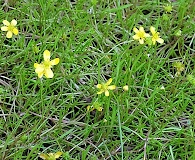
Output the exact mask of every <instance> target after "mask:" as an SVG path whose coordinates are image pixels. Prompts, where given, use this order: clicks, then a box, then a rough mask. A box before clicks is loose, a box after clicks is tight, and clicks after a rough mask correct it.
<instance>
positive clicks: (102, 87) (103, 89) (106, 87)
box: [96, 78, 116, 96]
mask: <svg viewBox="0 0 195 160" xmlns="http://www.w3.org/2000/svg"><path fill="white" fill-rule="evenodd" d="M110 83H112V78H110V79H109V80H108V81H107V82H106V83H102V84H97V86H96V87H97V88H98V89H100V91H99V92H97V94H102V93H103V92H105V96H109V92H108V90H114V89H115V88H116V86H115V85H111V86H109V85H110Z"/></svg>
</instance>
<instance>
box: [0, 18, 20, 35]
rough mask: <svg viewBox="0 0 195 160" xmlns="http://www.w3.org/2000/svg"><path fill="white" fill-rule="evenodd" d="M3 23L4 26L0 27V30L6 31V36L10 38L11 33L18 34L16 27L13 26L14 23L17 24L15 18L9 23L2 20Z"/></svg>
mask: <svg viewBox="0 0 195 160" xmlns="http://www.w3.org/2000/svg"><path fill="white" fill-rule="evenodd" d="M3 24H4V25H5V26H3V27H1V30H2V31H7V34H6V37H7V38H12V35H13V34H15V35H18V29H17V28H16V27H15V26H16V24H17V21H16V20H15V19H13V20H12V21H11V23H10V22H8V21H7V20H3ZM12 33H13V34H12Z"/></svg>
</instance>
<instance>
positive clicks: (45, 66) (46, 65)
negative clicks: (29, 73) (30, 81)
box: [34, 50, 60, 78]
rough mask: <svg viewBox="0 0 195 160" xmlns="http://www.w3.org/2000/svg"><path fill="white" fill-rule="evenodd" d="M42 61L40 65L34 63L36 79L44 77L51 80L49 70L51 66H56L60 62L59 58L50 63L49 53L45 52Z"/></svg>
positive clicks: (51, 74) (51, 73) (50, 71)
mask: <svg viewBox="0 0 195 160" xmlns="http://www.w3.org/2000/svg"><path fill="white" fill-rule="evenodd" d="M43 58H44V61H43V62H42V63H41V64H38V63H34V67H35V72H36V73H37V74H38V77H39V78H41V77H42V76H43V75H45V77H46V78H53V72H52V70H51V68H52V66H53V65H57V64H58V63H59V61H60V59H59V58H55V59H53V60H51V61H50V52H49V51H48V50H45V51H44V53H43Z"/></svg>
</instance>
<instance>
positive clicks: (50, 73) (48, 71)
mask: <svg viewBox="0 0 195 160" xmlns="http://www.w3.org/2000/svg"><path fill="white" fill-rule="evenodd" d="M45 77H47V78H53V71H52V70H51V69H46V70H45Z"/></svg>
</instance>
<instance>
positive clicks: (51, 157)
mask: <svg viewBox="0 0 195 160" xmlns="http://www.w3.org/2000/svg"><path fill="white" fill-rule="evenodd" d="M61 155H62V152H56V153H46V154H45V153H41V154H40V155H39V157H40V158H42V159H45V160H56V158H59V157H60V156H61Z"/></svg>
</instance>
